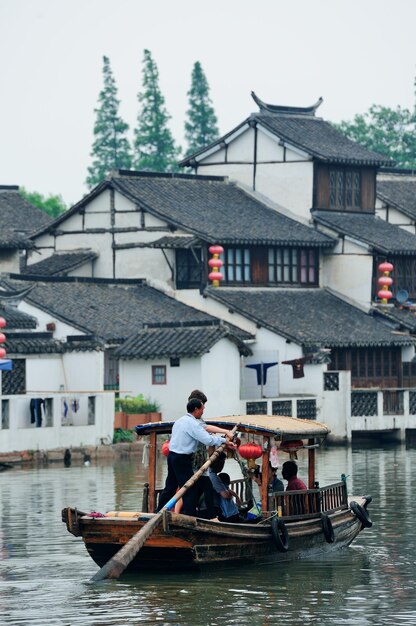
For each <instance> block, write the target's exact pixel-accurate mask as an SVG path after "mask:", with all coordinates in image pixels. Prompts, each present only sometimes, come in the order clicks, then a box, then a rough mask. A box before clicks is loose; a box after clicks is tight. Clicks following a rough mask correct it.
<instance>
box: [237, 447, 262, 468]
mask: <svg viewBox="0 0 416 626" xmlns="http://www.w3.org/2000/svg"><path fill="white" fill-rule="evenodd" d="M262 452H263V450H262V447H261V446H260V445H259V444H258V443H254V441H253V442H251V443H250V442H248V443H244V444H243V445H242V446H239V448H238V453H239V455H240V456H242V457H243V459H247V465H248V467H249V469H254V468H255V467H256V459H258V458H259V457H260V456H261V455H262Z"/></svg>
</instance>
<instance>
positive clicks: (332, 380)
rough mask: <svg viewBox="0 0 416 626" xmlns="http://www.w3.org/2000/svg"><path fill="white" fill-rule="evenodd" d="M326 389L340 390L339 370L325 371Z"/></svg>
mask: <svg viewBox="0 0 416 626" xmlns="http://www.w3.org/2000/svg"><path fill="white" fill-rule="evenodd" d="M324 391H339V372H324Z"/></svg>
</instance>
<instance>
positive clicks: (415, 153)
mask: <svg viewBox="0 0 416 626" xmlns="http://www.w3.org/2000/svg"><path fill="white" fill-rule="evenodd" d="M336 127H337V128H338V129H339V130H340V131H341V132H342V133H343V134H344V135H346V136H347V137H348V138H349V139H352V140H353V141H356V142H357V143H360V144H362V145H363V146H365V147H366V148H369V149H370V150H374V151H375V152H379V153H380V154H384V155H386V156H387V157H390V158H391V159H393V160H394V161H395V163H396V166H398V167H416V115H415V113H412V112H411V111H409V110H408V109H402V108H401V107H400V106H398V107H397V108H396V109H390V108H388V107H382V106H380V105H377V104H373V105H372V106H371V107H370V108H369V110H368V111H367V112H366V113H364V114H363V115H356V116H355V117H354V119H353V121H352V122H346V121H343V122H341V123H340V124H337V125H336Z"/></svg>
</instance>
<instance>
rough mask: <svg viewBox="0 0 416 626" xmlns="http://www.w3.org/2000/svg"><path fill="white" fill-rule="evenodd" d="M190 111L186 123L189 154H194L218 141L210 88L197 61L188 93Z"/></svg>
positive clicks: (216, 121)
mask: <svg viewBox="0 0 416 626" xmlns="http://www.w3.org/2000/svg"><path fill="white" fill-rule="evenodd" d="M188 98H189V109H188V111H187V117H188V119H187V121H185V138H186V141H187V144H188V148H187V154H192V153H193V152H196V151H197V150H199V149H200V148H204V147H205V146H207V145H209V144H210V143H212V142H213V141H215V140H216V139H218V136H219V132H218V120H217V116H216V115H215V112H214V108H213V106H212V102H211V98H210V96H209V86H208V81H207V79H206V76H205V73H204V70H203V69H202V66H201V64H200V63H199V61H197V62H196V63H195V65H194V67H193V70H192V78H191V88H190V90H189V91H188Z"/></svg>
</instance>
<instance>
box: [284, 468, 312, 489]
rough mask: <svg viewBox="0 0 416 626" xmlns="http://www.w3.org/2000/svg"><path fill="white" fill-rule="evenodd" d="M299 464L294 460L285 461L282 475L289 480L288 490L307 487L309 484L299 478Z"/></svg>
mask: <svg viewBox="0 0 416 626" xmlns="http://www.w3.org/2000/svg"><path fill="white" fill-rule="evenodd" d="M297 474H298V466H297V465H296V463H295V462H294V461H285V463H283V465H282V476H283V478H284V479H285V480H287V487H286V491H298V490H301V489H307V486H306V485H305V483H304V482H303V480H301V479H300V478H298V475H297Z"/></svg>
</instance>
